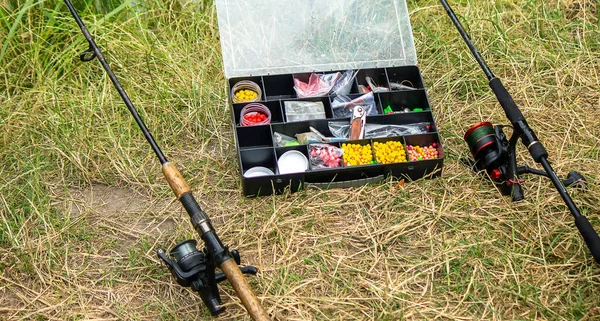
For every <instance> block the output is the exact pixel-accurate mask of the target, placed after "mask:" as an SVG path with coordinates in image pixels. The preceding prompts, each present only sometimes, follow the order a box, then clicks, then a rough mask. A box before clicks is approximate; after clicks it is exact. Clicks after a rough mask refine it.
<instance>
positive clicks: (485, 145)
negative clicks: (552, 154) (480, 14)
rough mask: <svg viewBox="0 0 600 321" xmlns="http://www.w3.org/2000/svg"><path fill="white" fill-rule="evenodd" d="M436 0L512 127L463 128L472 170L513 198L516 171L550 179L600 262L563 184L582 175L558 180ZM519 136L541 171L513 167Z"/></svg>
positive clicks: (517, 192)
mask: <svg viewBox="0 0 600 321" xmlns="http://www.w3.org/2000/svg"><path fill="white" fill-rule="evenodd" d="M440 2H441V3H442V6H443V7H444V9H446V12H447V13H448V16H449V17H450V19H451V20H452V23H454V26H456V29H458V32H459V33H460V35H461V36H462V38H463V39H464V41H465V42H466V43H467V46H468V47H469V49H470V50H471V53H472V54H473V56H474V57H475V60H477V63H479V66H481V69H483V72H484V73H485V75H486V76H487V78H488V80H489V85H490V87H491V88H492V91H493V92H494V94H495V95H496V98H497V99H498V101H499V102H500V105H501V106H502V108H503V109H504V113H505V114H506V117H507V118H508V120H509V121H510V122H511V124H512V128H513V134H512V136H511V138H510V140H507V139H506V136H505V135H504V132H503V131H502V127H503V126H498V125H497V126H494V127H492V124H491V123H479V124H476V125H474V126H472V127H471V128H470V129H469V130H468V131H467V133H466V134H465V137H464V138H465V140H466V141H467V143H468V144H469V147H470V149H471V152H472V153H473V157H474V158H475V160H476V164H475V169H476V170H486V171H487V172H488V174H489V176H490V178H492V179H493V180H494V181H495V182H496V183H497V184H498V185H499V186H500V187H501V188H502V190H503V193H505V194H512V196H513V200H514V201H519V200H521V199H523V191H522V189H521V183H522V180H521V179H519V177H518V175H519V174H525V173H529V174H536V175H542V176H545V177H548V178H550V180H551V181H552V183H553V184H554V186H555V187H556V189H557V190H558V193H559V194H560V196H561V197H562V199H563V200H564V202H565V204H566V205H567V207H568V208H569V210H570V211H571V214H573V217H574V218H575V225H576V226H577V229H578V230H579V233H580V234H581V236H582V237H583V239H584V240H585V243H586V244H587V246H588V248H589V249H590V251H591V252H592V256H593V257H594V259H595V260H596V262H598V263H600V237H598V233H596V231H595V230H594V228H593V227H592V225H591V224H590V222H589V221H588V219H587V218H586V217H585V216H583V215H582V214H581V212H580V211H579V209H577V206H575V203H573V200H572V199H571V196H569V193H568V192H567V190H566V189H565V185H567V186H568V185H572V184H575V183H577V182H582V181H584V180H583V177H582V176H581V175H580V174H579V173H577V172H571V173H569V176H568V177H567V179H566V180H564V181H562V182H561V180H560V179H559V178H558V176H557V175H556V173H555V172H554V170H553V169H552V167H551V166H550V163H549V162H548V152H547V151H546V148H544V146H543V145H542V143H541V142H540V141H539V140H538V138H537V136H536V135H535V133H534V132H533V130H532V129H531V128H530V127H529V125H528V124H527V121H526V120H525V117H524V116H523V114H522V113H521V111H520V110H519V108H518V107H517V104H516V103H515V101H514V100H513V98H512V96H511V95H510V93H508V91H507V90H506V88H505V87H504V85H503V84H502V82H501V81H500V79H498V78H497V77H496V76H495V75H494V73H492V71H491V70H490V68H489V67H488V65H487V64H486V63H485V61H484V60H483V57H481V54H480V53H479V51H478V50H477V48H476V47H475V45H474V44H473V41H471V38H470V37H469V35H468V34H467V32H466V31H465V29H464V28H463V26H462V24H461V23H460V21H459V20H458V18H457V17H456V14H455V13H454V11H452V8H451V7H450V5H449V4H448V2H447V1H446V0H440ZM519 138H521V142H522V143H523V145H525V147H527V150H529V153H530V154H531V157H532V158H533V160H534V161H535V162H536V163H538V164H541V165H542V167H543V168H544V171H545V173H544V172H541V171H538V170H535V169H532V168H529V167H527V166H519V167H518V166H516V160H515V159H516V157H515V149H516V144H517V141H518V140H519ZM563 184H564V185H563Z"/></svg>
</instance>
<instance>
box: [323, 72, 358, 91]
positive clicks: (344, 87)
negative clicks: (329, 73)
mask: <svg viewBox="0 0 600 321" xmlns="http://www.w3.org/2000/svg"><path fill="white" fill-rule="evenodd" d="M357 73H358V71H356V72H353V71H352V70H346V71H344V72H343V73H342V74H341V77H340V78H339V79H338V80H337V81H336V82H335V84H334V85H333V87H331V91H330V93H331V94H332V95H338V96H340V95H348V94H350V90H352V81H353V80H354V78H355V77H356V74H357Z"/></svg>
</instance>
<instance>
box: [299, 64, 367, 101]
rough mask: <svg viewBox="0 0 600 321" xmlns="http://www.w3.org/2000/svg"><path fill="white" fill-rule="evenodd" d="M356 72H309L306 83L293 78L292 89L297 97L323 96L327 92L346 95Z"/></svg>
mask: <svg viewBox="0 0 600 321" xmlns="http://www.w3.org/2000/svg"><path fill="white" fill-rule="evenodd" d="M357 73H358V72H353V71H352V70H346V71H344V72H343V73H341V72H335V73H330V74H324V75H319V74H314V73H313V74H311V75H310V77H309V78H308V83H305V82H303V81H300V80H299V79H298V78H294V90H296V95H297V96H298V98H309V97H323V96H327V95H328V94H330V93H331V94H335V95H348V94H349V93H350V90H351V89H352V81H353V80H354V77H356V74H357Z"/></svg>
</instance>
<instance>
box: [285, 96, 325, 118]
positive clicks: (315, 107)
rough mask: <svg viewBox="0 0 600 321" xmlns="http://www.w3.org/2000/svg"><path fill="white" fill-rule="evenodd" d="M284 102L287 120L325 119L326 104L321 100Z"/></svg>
mask: <svg viewBox="0 0 600 321" xmlns="http://www.w3.org/2000/svg"><path fill="white" fill-rule="evenodd" d="M283 104H284V106H285V118H286V120H285V121H287V122H291V121H304V120H311V119H325V106H324V105H323V103H322V102H320V101H286V102H284V103H283Z"/></svg>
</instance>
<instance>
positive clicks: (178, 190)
mask: <svg viewBox="0 0 600 321" xmlns="http://www.w3.org/2000/svg"><path fill="white" fill-rule="evenodd" d="M162 172H163V174H164V175H165V178H166V179H167V182H169V186H171V189H172V190H173V193H175V196H177V199H180V198H181V196H182V195H183V194H186V193H191V192H192V190H191V189H190V186H189V185H188V183H187V182H186V181H185V178H183V175H181V173H180V172H179V170H178V169H177V167H176V166H175V164H173V163H165V164H164V165H163V167H162Z"/></svg>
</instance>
